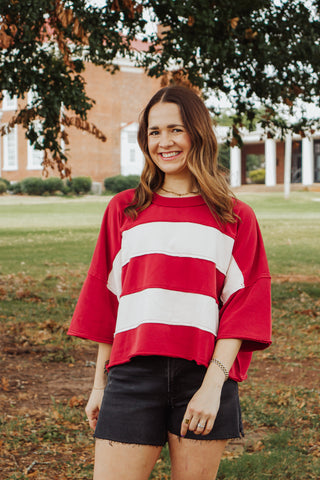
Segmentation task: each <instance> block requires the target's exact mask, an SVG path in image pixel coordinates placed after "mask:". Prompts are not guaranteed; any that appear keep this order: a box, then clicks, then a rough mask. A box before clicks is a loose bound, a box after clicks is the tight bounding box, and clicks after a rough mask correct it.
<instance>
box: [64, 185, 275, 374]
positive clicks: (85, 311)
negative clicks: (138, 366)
mask: <svg viewBox="0 0 320 480" xmlns="http://www.w3.org/2000/svg"><path fill="white" fill-rule="evenodd" d="M132 196H133V190H127V191H125V192H122V193H120V194H118V195H116V196H115V197H114V198H113V199H112V200H111V201H110V203H109V205H108V207H107V209H106V213H105V215H104V218H103V221H102V226H101V230H100V234H99V237H98V241H97V245H96V248H95V251H94V254H93V258H92V262H91V265H90V268H89V272H88V276H87V279H86V281H85V283H84V285H83V288H82V290H81V293H80V297H79V300H78V303H77V306H76V309H75V312H74V315H73V318H72V321H71V325H70V328H69V331H68V333H69V334H70V335H75V336H79V337H82V338H88V339H91V340H93V341H96V342H102V343H110V344H113V347H112V354H111V359H110V364H109V365H110V366H112V365H115V364H120V363H124V362H127V361H128V360H129V359H130V358H131V357H132V356H135V355H168V356H173V357H182V358H186V359H190V360H195V361H196V362H197V363H199V364H203V365H208V363H209V361H210V359H211V358H212V354H213V350H214V344H215V340H216V339H215V336H214V335H213V334H212V333H210V332H208V331H203V330H201V328H196V327H190V326H184V325H166V324H162V323H142V324H141V325H138V326H137V327H136V328H131V329H129V330H127V331H121V332H119V333H116V334H114V333H115V329H116V323H117V312H118V305H119V303H118V302H119V301H120V302H121V298H122V297H125V296H126V295H130V294H133V293H135V292H140V291H143V290H145V289H149V288H163V289H167V290H170V291H177V292H188V293H191V294H192V293H194V294H200V295H205V296H209V297H211V298H212V299H214V300H215V302H216V303H217V304H218V305H219V309H220V314H219V319H220V323H219V329H218V333H217V338H218V339H219V338H241V339H243V340H244V342H243V345H242V348H241V350H240V352H239V354H238V357H237V359H236V361H235V363H234V365H233V367H232V369H231V371H230V377H231V378H233V379H234V380H236V381H242V380H244V379H245V378H246V376H247V370H248V367H249V364H250V360H251V355H252V351H253V350H257V349H263V348H266V347H267V346H268V345H270V343H271V338H270V336H271V301H270V274H269V270H268V265H267V259H266V255H265V251H264V246H263V242H262V238H261V234H260V230H259V227H258V224H257V221H256V218H255V215H254V213H253V211H252V209H251V208H250V207H249V206H247V205H246V204H244V203H242V202H240V201H237V202H236V203H235V213H236V214H237V215H238V216H239V219H238V220H237V221H236V222H235V223H234V224H227V225H224V226H222V225H221V224H219V223H218V222H217V220H216V219H215V218H214V216H213V215H212V214H211V212H210V210H209V209H208V207H207V205H206V204H205V203H204V201H203V199H202V198H201V197H200V196H197V197H187V198H167V197H161V196H159V195H154V199H153V202H152V204H151V205H150V206H149V207H148V208H147V209H146V210H145V211H143V212H141V213H140V214H139V215H138V217H137V219H136V220H135V221H133V220H131V219H129V218H128V217H126V216H125V215H124V212H123V210H124V208H125V206H127V205H128V204H129V203H130V201H131V199H132ZM152 222H175V223H178V222H184V223H185V224H188V223H190V224H191V225H192V224H198V225H204V226H206V227H209V228H210V229H211V228H213V229H215V231H216V230H218V231H219V232H221V234H223V238H225V241H226V242H228V243H230V241H232V242H234V244H233V248H232V256H233V259H234V260H233V263H236V265H237V271H240V272H241V273H240V275H241V274H242V276H243V285H242V286H241V287H239V288H237V289H236V291H235V292H233V293H232V294H231V295H230V296H229V298H228V299H227V301H226V302H225V304H224V305H223V304H222V300H221V295H222V297H223V293H224V290H223V289H224V287H225V285H226V282H229V283H230V282H231V284H232V285H233V284H234V283H235V284H237V283H236V282H235V281H234V279H233V274H232V272H233V270H232V268H231V263H232V262H231V259H230V268H229V269H228V271H227V272H225V273H223V272H222V271H220V270H219V269H217V268H216V265H215V264H214V263H213V262H212V261H208V260H206V259H203V258H191V257H183V256H182V257H181V256H174V255H167V254H163V253H161V252H154V253H150V252H149V253H148V254H145V255H139V256H134V257H133V258H130V259H129V261H128V263H126V264H125V265H122V268H121V285H122V290H121V292H120V293H119V295H118V298H117V296H116V294H115V293H117V292H115V291H113V292H112V291H111V290H112V288H113V287H112V288H111V286H109V287H108V286H107V285H109V283H108V280H109V279H110V272H111V270H112V269H113V270H115V268H114V265H115V263H116V262H115V258H116V257H117V256H120V260H121V252H122V248H123V247H122V236H123V234H124V233H125V232H127V231H129V230H130V229H132V228H135V227H137V226H139V225H143V224H150V223H152ZM210 231H211V230H210ZM138 238H139V237H138ZM202 240H203V239H202ZM173 241H174V239H173ZM139 242H140V243H139V245H141V244H142V245H143V242H144V239H143V238H139ZM237 281H238V280H237ZM110 289H111V290H110Z"/></svg>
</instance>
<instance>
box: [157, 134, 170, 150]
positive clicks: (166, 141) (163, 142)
mask: <svg viewBox="0 0 320 480" xmlns="http://www.w3.org/2000/svg"><path fill="white" fill-rule="evenodd" d="M172 144H173V141H172V138H171V136H170V134H169V133H168V132H162V133H161V135H160V142H159V146H160V147H162V148H165V147H170V146H171V145H172Z"/></svg>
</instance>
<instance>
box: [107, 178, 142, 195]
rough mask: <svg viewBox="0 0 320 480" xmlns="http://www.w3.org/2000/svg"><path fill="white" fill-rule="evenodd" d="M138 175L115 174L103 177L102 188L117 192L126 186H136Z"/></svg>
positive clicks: (125, 188)
mask: <svg viewBox="0 0 320 480" xmlns="http://www.w3.org/2000/svg"><path fill="white" fill-rule="evenodd" d="M139 182H140V177H139V175H126V176H125V175H116V176H115V177H108V178H105V179H104V182H103V183H104V188H105V189H106V190H107V192H111V193H119V192H122V191H123V190H127V189H128V188H136V187H137V186H138V185H139Z"/></svg>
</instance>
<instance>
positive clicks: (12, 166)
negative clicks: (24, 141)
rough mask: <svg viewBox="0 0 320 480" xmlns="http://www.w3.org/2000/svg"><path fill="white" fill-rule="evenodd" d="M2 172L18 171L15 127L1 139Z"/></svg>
mask: <svg viewBox="0 0 320 480" xmlns="http://www.w3.org/2000/svg"><path fill="white" fill-rule="evenodd" d="M3 170H18V135H17V126H15V127H14V128H13V129H12V130H11V132H10V133H7V134H6V135H4V137H3Z"/></svg>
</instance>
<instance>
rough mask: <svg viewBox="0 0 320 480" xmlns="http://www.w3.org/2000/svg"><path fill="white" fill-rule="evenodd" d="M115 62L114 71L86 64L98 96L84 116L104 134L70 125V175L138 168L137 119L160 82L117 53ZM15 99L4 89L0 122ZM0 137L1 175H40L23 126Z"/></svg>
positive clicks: (98, 176)
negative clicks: (104, 138) (102, 137)
mask: <svg viewBox="0 0 320 480" xmlns="http://www.w3.org/2000/svg"><path fill="white" fill-rule="evenodd" d="M117 63H118V64H119V67H120V71H118V72H117V73H115V74H114V75H111V74H110V73H108V72H106V71H105V70H104V69H103V68H102V67H98V66H95V65H92V64H87V65H86V70H85V73H84V78H85V80H86V83H87V94H88V96H89V97H91V98H94V99H95V101H96V104H95V105H94V107H93V108H92V109H91V110H90V112H89V114H88V120H89V121H91V122H92V123H94V124H95V125H96V126H97V127H98V128H99V129H100V130H101V131H102V132H103V133H104V134H105V135H106V136H107V142H105V143H103V142H101V141H100V140H98V139H97V138H96V137H94V136H93V135H91V134H89V133H87V132H84V131H81V130H78V129H76V128H75V127H69V129H68V133H69V140H70V144H69V145H67V146H66V152H67V154H68V157H69V162H70V165H71V167H72V175H73V176H80V175H85V176H89V177H91V178H92V180H93V181H95V182H103V180H104V178H106V177H110V176H113V175H117V174H119V173H120V172H121V173H124V174H128V173H136V172H140V171H141V167H142V154H141V152H140V150H139V148H138V146H137V142H136V130H137V120H138V117H139V113H140V112H141V110H142V109H143V107H144V106H145V104H146V103H147V101H148V100H149V99H150V97H151V96H152V95H153V94H154V93H155V92H156V91H157V90H158V89H159V88H160V81H159V79H152V78H150V77H148V76H147V75H146V74H145V72H144V71H143V70H142V69H139V68H136V67H134V66H133V65H132V63H131V62H130V61H129V60H126V59H121V60H119V62H117ZM19 102H21V100H20V99H16V98H14V99H11V98H10V97H8V95H6V94H5V97H4V99H3V102H2V105H1V108H0V116H1V117H2V118H1V122H2V123H5V122H6V121H8V120H9V119H10V118H11V116H12V115H13V114H14V113H15V110H16V109H17V107H18V105H19ZM0 141H1V145H0V177H3V178H6V179H7V180H9V181H19V180H22V179H23V178H25V177H31V176H41V173H42V167H41V161H42V154H41V152H39V151H36V150H34V149H33V148H32V147H31V146H30V145H29V142H28V141H27V139H26V138H25V133H24V130H23V129H22V128H20V127H19V126H18V127H15V128H14V129H13V130H12V132H11V133H10V134H8V135H5V136H4V137H2V138H1V137H0ZM50 175H56V172H52V173H51V172H50Z"/></svg>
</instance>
